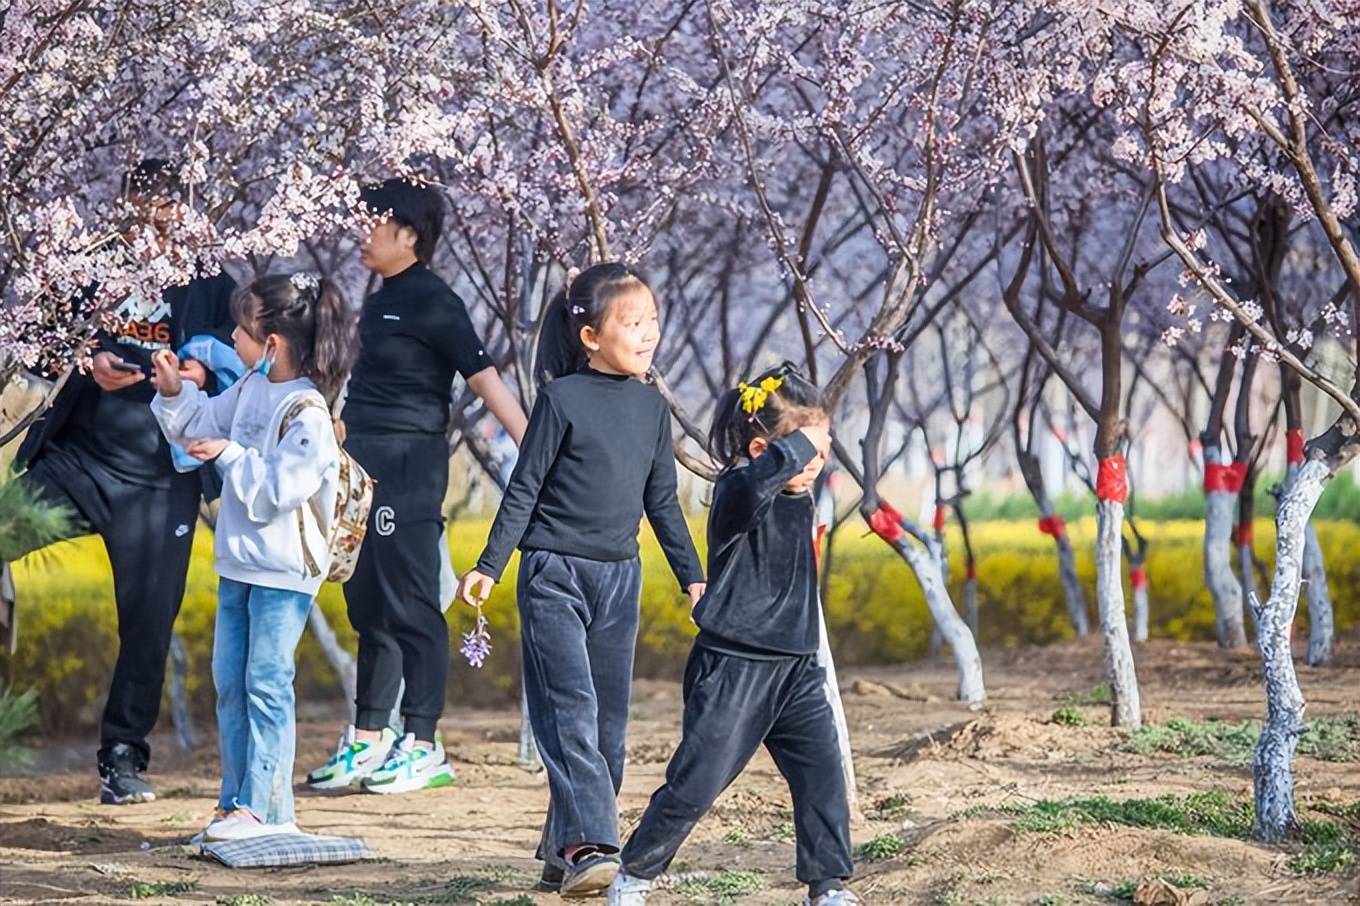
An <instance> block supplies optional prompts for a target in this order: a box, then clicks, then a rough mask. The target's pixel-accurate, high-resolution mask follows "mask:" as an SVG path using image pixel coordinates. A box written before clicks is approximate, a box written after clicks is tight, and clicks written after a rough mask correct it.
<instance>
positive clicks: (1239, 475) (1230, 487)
mask: <svg viewBox="0 0 1360 906" xmlns="http://www.w3.org/2000/svg"><path fill="white" fill-rule="evenodd" d="M1246 480H1247V464H1246V463H1244V462H1232V463H1228V464H1227V465H1220V464H1219V463H1213V462H1211V463H1209V464H1208V465H1206V466H1205V467H1204V493H1206V494H1212V493H1215V492H1217V493H1220V494H1240V493H1241V492H1242V485H1243V484H1244V483H1245V482H1246Z"/></svg>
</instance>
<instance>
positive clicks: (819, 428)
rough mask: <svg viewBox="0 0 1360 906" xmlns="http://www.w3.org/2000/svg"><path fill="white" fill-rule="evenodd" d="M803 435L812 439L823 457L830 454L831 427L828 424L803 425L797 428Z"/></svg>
mask: <svg viewBox="0 0 1360 906" xmlns="http://www.w3.org/2000/svg"><path fill="white" fill-rule="evenodd" d="M798 430H799V431H802V432H803V436H804V437H806V438H807V439H808V440H810V441H812V445H813V446H814V447H816V448H817V452H818V453H820V454H822V456H823V458H825V457H828V456H830V455H831V428H830V426H828V425H804V426H803V427H801V428H799V429H798Z"/></svg>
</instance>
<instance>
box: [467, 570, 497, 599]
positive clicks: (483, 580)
mask: <svg viewBox="0 0 1360 906" xmlns="http://www.w3.org/2000/svg"><path fill="white" fill-rule="evenodd" d="M495 584H496V580H495V579H493V578H491V577H490V576H488V575H484V574H483V573H479V572H477V570H475V569H470V570H468V571H467V572H465V573H463V578H461V579H459V580H458V597H460V598H462V599H463V603H465V604H467V605H468V606H469V607H481V606H482V604H483V603H484V602H485V601H486V599H487V598H489V597H491V587H492V586H493V585H495Z"/></svg>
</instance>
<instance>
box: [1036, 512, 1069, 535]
mask: <svg viewBox="0 0 1360 906" xmlns="http://www.w3.org/2000/svg"><path fill="white" fill-rule="evenodd" d="M1039 531H1040V532H1041V533H1042V534H1045V535H1051V536H1052V537H1053V538H1054V539H1057V538H1061V537H1063V536H1064V535H1066V534H1067V524H1066V523H1065V522H1063V517H1061V516H1059V515H1058V514H1057V513H1050V514H1049V515H1047V516H1040V517H1039Z"/></svg>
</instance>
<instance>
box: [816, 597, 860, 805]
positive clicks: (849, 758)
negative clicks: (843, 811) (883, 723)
mask: <svg viewBox="0 0 1360 906" xmlns="http://www.w3.org/2000/svg"><path fill="white" fill-rule="evenodd" d="M817 610H818V616H819V617H820V619H821V638H820V639H819V640H818V642H817V666H819V667H821V668H822V669H823V670H825V671H826V700H827V702H828V703H829V704H830V705H831V715H832V717H833V718H834V719H835V722H836V738H837V739H838V740H839V741H840V747H841V772H842V773H843V774H844V775H845V791H846V794H847V795H848V796H849V799H850V810H851V811H852V812H853V811H854V810H855V805H856V803H857V802H858V800H859V790H858V787H857V785H856V783H855V762H854V756H853V755H852V754H851V752H850V725H849V724H848V723H847V722H846V720H845V705H844V704H843V703H842V702H841V687H840V682H839V681H838V680H837V679H836V662H835V660H834V659H833V658H832V657H831V637H830V636H829V635H827V632H826V610H825V609H824V608H823V607H822V604H821V602H820V601H818V602H817Z"/></svg>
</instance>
